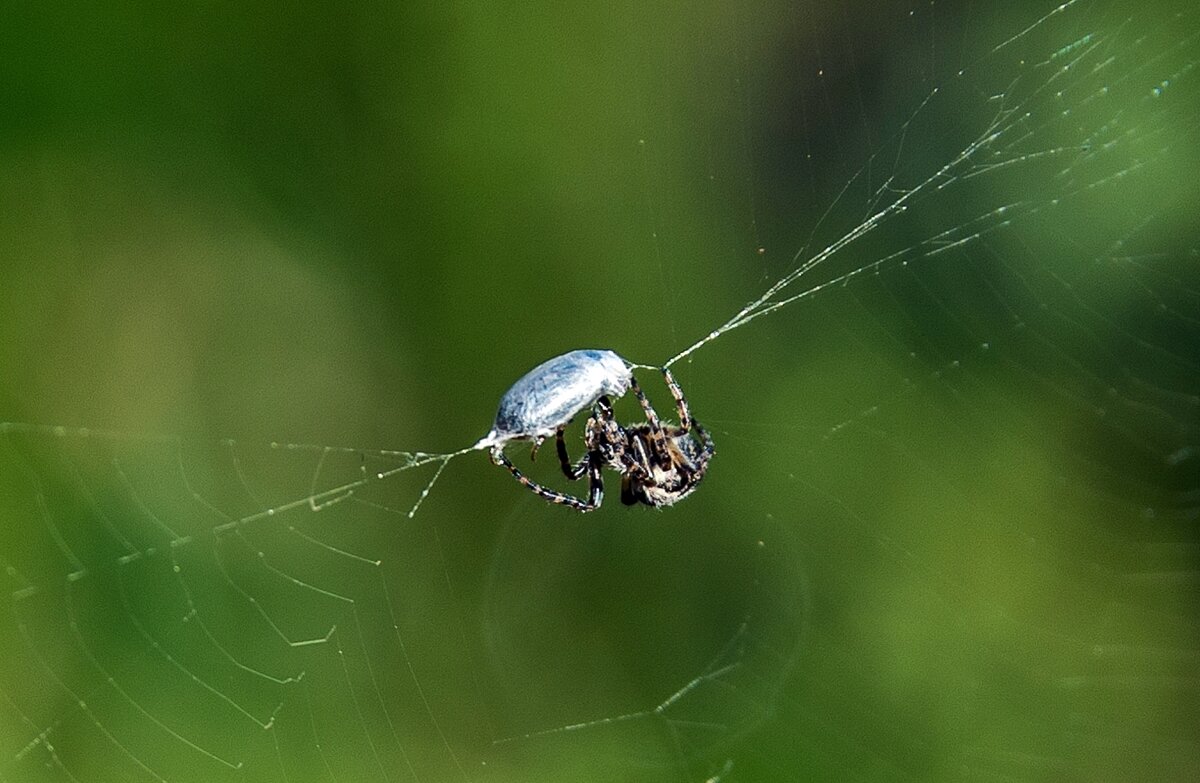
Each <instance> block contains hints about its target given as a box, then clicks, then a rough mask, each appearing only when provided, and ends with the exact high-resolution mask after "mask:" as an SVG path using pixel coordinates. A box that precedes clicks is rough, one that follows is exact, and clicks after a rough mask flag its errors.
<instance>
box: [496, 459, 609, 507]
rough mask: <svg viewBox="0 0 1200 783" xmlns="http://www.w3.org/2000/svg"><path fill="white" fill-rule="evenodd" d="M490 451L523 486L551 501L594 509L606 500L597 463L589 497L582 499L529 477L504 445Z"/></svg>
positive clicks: (592, 475)
mask: <svg viewBox="0 0 1200 783" xmlns="http://www.w3.org/2000/svg"><path fill="white" fill-rule="evenodd" d="M489 453H490V455H491V458H492V463H493V464H495V465H499V466H501V467H503V468H507V469H508V472H509V473H511V474H513V478H515V479H516V480H517V481H518V482H520V483H521V485H522V486H525V487H527V488H528V489H529V490H530V491H532V492H533V493H534V494H536V495H538V496H540V497H542V498H543V499H545V500H548V501H550V502H551V503H557V504H558V505H560V506H570V507H571V508H573V509H575V510H576V511H593V510H595V509H597V508H599V507H600V503H601V501H602V500H604V484H603V482H602V481H601V478H600V469H599V467H597V466H595V465H593V466H591V469H590V470H589V477H590V481H589V482H588V483H589V487H588V499H587V500H580V499H579V498H577V497H575V496H574V495H568V494H566V493H564V492H558V491H556V490H553V489H550V488H549V487H543V486H542V485H541V484H538V483H537V482H536V481H533V480H532V479H530V478H528V477H527V476H526V475H525V474H524V473H522V472H521V471H520V470H519V469H518V468H517V466H516V465H514V464H513V463H512V460H510V459H509V458H508V457H507V456H505V454H504V449H503V447H501V446H493V447H492V450H491V452H489Z"/></svg>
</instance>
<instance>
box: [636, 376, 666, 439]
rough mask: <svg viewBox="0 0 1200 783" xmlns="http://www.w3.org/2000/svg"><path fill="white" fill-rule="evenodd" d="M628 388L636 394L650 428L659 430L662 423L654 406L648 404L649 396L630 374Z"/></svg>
mask: <svg viewBox="0 0 1200 783" xmlns="http://www.w3.org/2000/svg"><path fill="white" fill-rule="evenodd" d="M629 388H631V389H633V393H634V394H635V395H637V399H638V404H639V405H641V406H642V410H643V411H644V412H645V414H646V421H647V422H649V423H650V429H652V430H654V431H655V432H661V431H662V423H661V422H660V421H659V420H658V413H657V412H656V411H655V410H654V406H653V405H651V404H650V400H649V398H647V397H646V392H644V391H642V387H641V386H639V385H638V382H637V379H636V378H633V377H632V376H631V377H630V378H629Z"/></svg>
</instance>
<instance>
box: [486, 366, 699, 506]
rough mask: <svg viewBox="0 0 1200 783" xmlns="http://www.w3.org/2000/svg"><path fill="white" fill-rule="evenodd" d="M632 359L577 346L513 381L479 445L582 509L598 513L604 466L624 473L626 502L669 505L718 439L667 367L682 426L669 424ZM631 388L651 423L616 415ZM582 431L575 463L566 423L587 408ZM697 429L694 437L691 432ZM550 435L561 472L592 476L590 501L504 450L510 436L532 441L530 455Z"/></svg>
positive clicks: (534, 487)
mask: <svg viewBox="0 0 1200 783" xmlns="http://www.w3.org/2000/svg"><path fill="white" fill-rule="evenodd" d="M632 367H633V365H631V364H630V363H629V362H627V361H625V360H624V359H622V358H621V357H619V356H617V354H615V353H613V352H612V351H572V352H570V353H567V354H563V355H562V356H558V357H555V358H553V359H550V360H549V361H547V362H544V363H543V364H541V365H538V366H537V367H535V368H534V369H533V370H531V371H530V372H529V373H528V374H526V375H525V376H524V377H522V378H521V379H520V380H518V381H517V382H516V383H515V384H513V386H512V388H511V389H509V391H508V392H507V393H505V395H504V397H503V398H502V399H501V401H500V410H499V412H498V413H497V414H496V423H495V425H494V426H493V427H492V430H491V432H489V433H488V435H487V436H486V437H484V438H483V439H482V440H480V441H479V443H477V444H476V448H490V455H491V459H492V462H493V463H495V464H496V465H499V466H501V467H504V468H506V469H507V470H508V471H509V472H510V473H512V474H513V477H514V478H516V479H517V481H519V482H520V483H521V484H523V485H524V486H526V487H528V488H529V489H530V490H531V491H533V492H534V493H536V494H537V495H539V496H540V497H542V498H544V499H546V500H548V501H550V502H552V503H558V504H560V505H564V506H569V507H571V508H573V509H575V510H577V511H592V510H593V509H596V508H598V507H599V506H600V503H601V501H602V500H603V498H604V483H603V479H602V476H601V472H602V469H603V468H606V467H607V468H609V469H611V470H615V471H617V472H618V473H620V474H621V502H622V503H624V504H625V505H634V504H636V503H644V504H646V505H648V506H655V507H661V506H669V505H672V504H674V503H676V502H678V501H680V500H682V499H683V498H685V497H687V496H688V495H689V494H691V493H692V491H693V490H695V488H696V486H697V485H698V484H699V483H700V480H701V479H702V478H704V474H705V472H706V471H707V470H708V463H709V460H710V459H711V458H712V455H713V453H714V448H713V441H712V437H711V436H710V435H709V434H708V431H707V430H705V429H704V428H703V427H702V426H700V423H699V422H697V421H695V420H694V419H693V418H692V416H691V413H690V411H689V409H688V404H687V400H686V399H685V398H684V396H683V390H682V389H680V388H679V384H678V383H677V382H676V381H675V378H674V376H672V375H671V371H670V370H669V369H666V368H663V370H662V373H663V377H664V378H665V380H666V383H667V388H669V389H670V391H671V395H672V396H673V397H674V398H675V408H676V410H677V411H678V413H679V425H678V426H676V425H671V424H663V423H662V422H661V421H660V420H659V418H658V414H657V413H656V412H655V410H654V408H653V406H652V405H651V404H650V400H648V399H647V398H646V395H645V393H644V392H643V391H642V390H641V387H639V386H638V384H637V381H636V380H635V379H634V377H633V374H632V372H631V369H632ZM629 389H633V392H634V394H635V395H636V396H637V398H638V403H639V404H640V405H641V406H642V410H643V411H644V412H645V414H646V421H645V423H639V424H634V425H630V426H628V427H623V426H621V424H620V423H619V422H617V420H616V419H615V418H614V415H613V409H612V399H613V398H618V397H620V396H622V395H623V394H624V393H625V392H626V391H627V390H629ZM589 405H590V406H592V415H591V417H590V418H589V419H588V422H587V426H586V427H585V430H584V444H585V446H586V448H587V452H586V453H585V454H584V456H583V458H582V459H580V461H579V462H578V463H576V464H574V465H572V464H571V459H570V455H569V454H568V453H567V445H566V441H565V440H564V438H563V429H564V428H565V427H566V425H567V424H568V423H569V422H570V421H571V419H572V418H573V417H574V416H575V415H576V414H577V413H579V411H581V410H583V409H584V408H586V407H588V406H589ZM693 433H694V434H695V437H693ZM551 434H553V435H554V437H555V445H556V450H557V452H558V458H559V462H560V464H561V466H562V471H563V474H564V475H565V476H566V477H567V478H568V479H570V480H571V481H575V480H578V479H580V478H582V477H583V476H585V475H586V476H587V477H588V497H587V499H586V500H584V499H582V498H578V497H575V496H574V495H569V494H566V493H563V492H558V491H556V490H553V489H550V488H548V487H544V486H542V485H541V484H538V483H536V482H534V481H532V480H531V479H529V478H527V477H526V476H525V475H523V474H522V473H521V471H520V470H519V469H518V468H517V466H516V465H514V464H513V463H512V462H511V461H510V460H509V459H508V457H507V456H505V454H504V446H505V444H506V443H508V442H509V441H512V440H532V441H533V449H532V452H531V455H530V456H531V458H536V456H537V451H538V448H539V447H540V446H541V444H542V443H543V442H544V441H545V440H546V438H548V437H549V436H550V435H551Z"/></svg>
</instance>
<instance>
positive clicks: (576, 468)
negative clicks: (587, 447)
mask: <svg viewBox="0 0 1200 783" xmlns="http://www.w3.org/2000/svg"><path fill="white" fill-rule="evenodd" d="M554 445H555V446H556V447H557V448H558V461H559V463H560V464H561V465H562V471H563V475H564V476H566V477H567V478H568V479H570V480H571V481H575V480H576V479H579V478H582V477H583V474H584V473H586V472H587V469H588V465H590V464H591V461H592V458H591V456H590V455H588V454H584V455H583V457H581V458H580V460H579V462H577V463H575V464H574V465H572V464H571V455H569V454H568V453H567V442H566V441H565V440H563V431H562V428H559V430H558V431H557V432H555V433H554Z"/></svg>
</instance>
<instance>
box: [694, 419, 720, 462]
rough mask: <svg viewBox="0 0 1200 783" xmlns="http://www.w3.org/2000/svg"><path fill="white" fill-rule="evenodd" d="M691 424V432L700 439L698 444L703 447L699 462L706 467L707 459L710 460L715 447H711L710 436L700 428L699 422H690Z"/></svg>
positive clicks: (711, 440)
mask: <svg viewBox="0 0 1200 783" xmlns="http://www.w3.org/2000/svg"><path fill="white" fill-rule="evenodd" d="M691 424H692V432H694V433H696V435H698V436H699V437H700V443H701V445H703V446H704V453H703V454H701V456H700V462H701V463H702V464H705V465H707V464H708V461H709V459H711V458H712V455H713V454H715V453H716V451H717V448H716V446H714V445H713V439H712V435H710V434H709V432H708V430H706V429H704V428H703V427H701V426H700V422H698V421H696V420H695V419H693V420H692V422H691Z"/></svg>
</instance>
